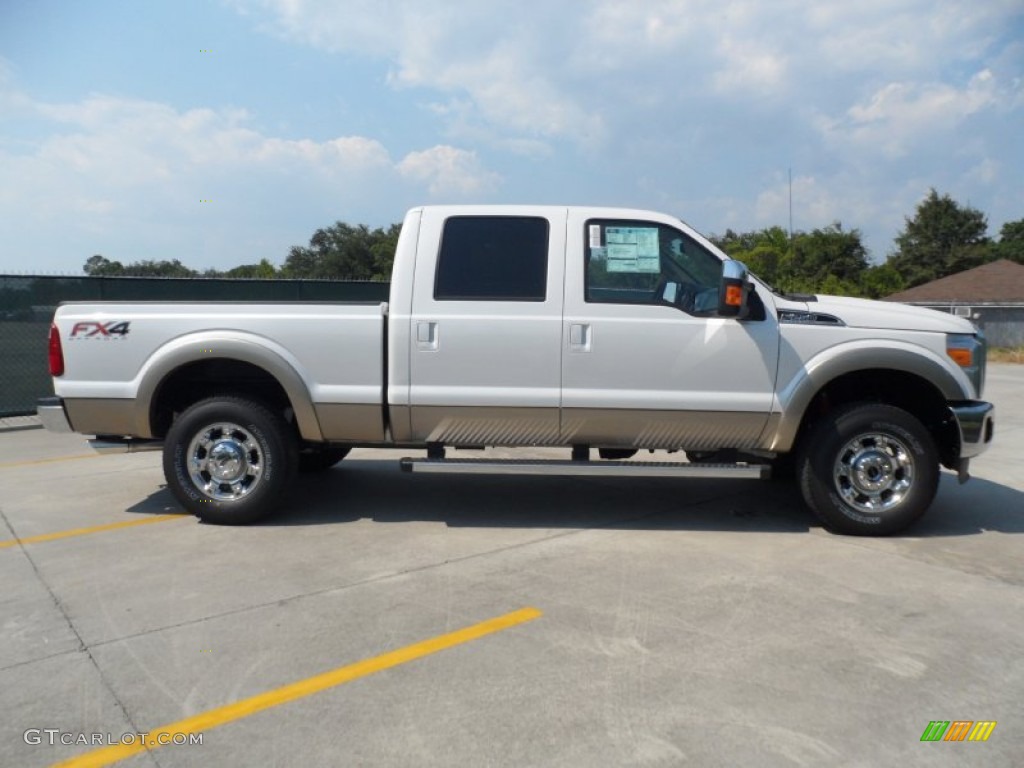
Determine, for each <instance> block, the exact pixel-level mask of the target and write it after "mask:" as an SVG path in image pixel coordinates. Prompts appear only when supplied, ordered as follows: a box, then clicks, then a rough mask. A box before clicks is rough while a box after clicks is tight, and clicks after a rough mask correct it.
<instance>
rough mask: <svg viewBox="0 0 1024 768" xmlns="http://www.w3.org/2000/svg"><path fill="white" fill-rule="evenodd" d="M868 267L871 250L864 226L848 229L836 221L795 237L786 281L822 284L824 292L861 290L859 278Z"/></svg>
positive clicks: (785, 276) (785, 269)
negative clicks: (862, 238)
mask: <svg viewBox="0 0 1024 768" xmlns="http://www.w3.org/2000/svg"><path fill="white" fill-rule="evenodd" d="M867 268H868V252H867V249H866V248H865V247H864V243H863V242H862V241H861V234H860V230H858V229H851V230H850V231H845V230H844V229H843V225H842V224H841V223H840V222H838V221H836V222H833V223H832V224H830V225H829V226H827V227H824V228H822V229H815V230H812V231H811V232H801V233H799V234H798V235H795V236H794V237H793V251H792V253H791V254H790V255H789V257H788V259H787V260H786V261H785V262H784V268H783V269H782V270H781V272H782V273H783V274H782V278H783V280H782V282H783V283H785V282H786V281H792V282H799V283H801V284H807V285H811V286H819V288H818V290H819V291H820V292H822V293H828V292H833V291H835V290H839V291H840V292H847V293H849V292H851V291H854V292H857V293H859V288H858V282H859V280H860V277H861V275H862V274H863V272H864V270H865V269H867ZM826 283H827V285H826Z"/></svg>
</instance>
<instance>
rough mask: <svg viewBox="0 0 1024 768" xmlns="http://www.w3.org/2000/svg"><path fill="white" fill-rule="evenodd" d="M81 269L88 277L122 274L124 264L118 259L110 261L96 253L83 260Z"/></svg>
mask: <svg viewBox="0 0 1024 768" xmlns="http://www.w3.org/2000/svg"><path fill="white" fill-rule="evenodd" d="M82 271H83V272H85V274H87V275H89V276H90V277H102V276H106V275H123V274H124V264H122V263H121V262H120V261H111V260H110V259H108V258H107V257H106V256H101V255H100V254H98V253H97V254H96V255H95V256H90V257H89V258H88V259H86V260H85V265H84V266H83V267H82Z"/></svg>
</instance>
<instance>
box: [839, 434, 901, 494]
mask: <svg viewBox="0 0 1024 768" xmlns="http://www.w3.org/2000/svg"><path fill="white" fill-rule="evenodd" d="M833 479H834V482H835V487H836V490H837V491H838V492H839V496H840V497H841V498H842V499H843V501H845V502H846V503H847V504H848V505H850V506H851V507H853V508H854V509H857V510H858V511H860V512H871V513H877V512H887V511H889V510H891V509H893V508H894V507H897V506H899V504H900V502H902V501H903V499H904V498H906V496H907V494H908V493H909V492H910V489H911V487H912V486H913V484H914V458H913V454H912V453H911V452H910V449H909V448H907V445H906V443H904V442H903V441H902V440H900V439H899V438H896V437H893V436H892V435H887V434H883V433H881V432H867V433H864V434H862V435H858V436H857V437H855V438H853V439H852V440H850V441H849V442H848V443H847V444H846V445H845V446H843V449H842V450H841V451H840V452H839V456H838V458H837V459H836V463H835V467H834V468H833Z"/></svg>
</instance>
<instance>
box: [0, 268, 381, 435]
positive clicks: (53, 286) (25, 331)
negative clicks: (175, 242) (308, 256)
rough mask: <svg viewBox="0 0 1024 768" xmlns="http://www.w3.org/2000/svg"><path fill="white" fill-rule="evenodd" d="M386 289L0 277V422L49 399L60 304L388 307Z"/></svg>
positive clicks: (376, 285) (342, 284)
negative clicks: (53, 328)
mask: <svg viewBox="0 0 1024 768" xmlns="http://www.w3.org/2000/svg"><path fill="white" fill-rule="evenodd" d="M388 289H389V284H388V283H382V282H347V281H334V280H247V279H222V278H162V277H50V276H40V277H32V276H20V275H0V419H5V421H7V422H10V421H11V420H10V418H9V417H15V416H24V415H28V414H32V413H35V404H36V400H37V399H38V398H40V397H45V396H46V395H49V394H52V393H53V384H52V382H51V380H50V375H49V370H48V363H47V337H48V335H49V331H50V321H51V320H52V319H53V313H54V311H55V310H56V308H57V305H58V304H60V303H61V302H65V301H250V302H251V301H267V302H280V301H287V302H317V301H320V302H323V301H326V302H342V301H387V297H388Z"/></svg>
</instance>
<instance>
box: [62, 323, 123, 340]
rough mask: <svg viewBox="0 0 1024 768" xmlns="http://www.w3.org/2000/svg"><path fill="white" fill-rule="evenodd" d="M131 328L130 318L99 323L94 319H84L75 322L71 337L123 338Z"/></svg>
mask: <svg viewBox="0 0 1024 768" xmlns="http://www.w3.org/2000/svg"><path fill="white" fill-rule="evenodd" d="M129 330H131V321H129V320H111V321H110V322H107V323H97V322H95V321H93V320H83V321H82V322H80V323H75V325H74V327H73V328H72V329H71V339H123V338H125V337H126V336H127V335H128V331H129Z"/></svg>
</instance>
